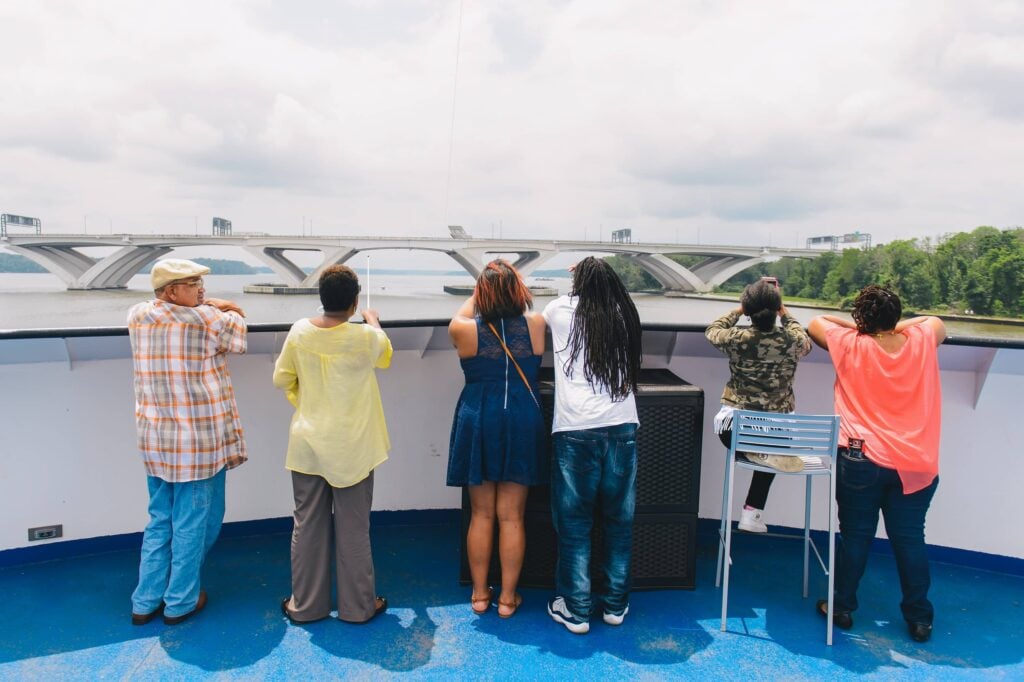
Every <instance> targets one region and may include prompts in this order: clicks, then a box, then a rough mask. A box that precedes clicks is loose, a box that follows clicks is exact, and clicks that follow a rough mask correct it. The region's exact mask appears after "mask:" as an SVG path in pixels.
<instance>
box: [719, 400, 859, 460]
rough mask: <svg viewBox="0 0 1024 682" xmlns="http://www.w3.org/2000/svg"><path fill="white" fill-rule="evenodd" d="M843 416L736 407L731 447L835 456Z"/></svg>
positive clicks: (788, 453)
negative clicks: (764, 410)
mask: <svg viewBox="0 0 1024 682" xmlns="http://www.w3.org/2000/svg"><path fill="white" fill-rule="evenodd" d="M838 440H839V417H838V416H836V415H831V414H829V415H819V414H779V413H778V412H757V411H754V410H736V411H735V412H734V413H733V416H732V444H731V446H730V450H732V452H733V453H736V452H755V453H760V454H765V455H790V456H794V457H807V456H817V457H835V454H836V445H837V443H838Z"/></svg>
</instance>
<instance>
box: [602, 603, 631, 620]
mask: <svg viewBox="0 0 1024 682" xmlns="http://www.w3.org/2000/svg"><path fill="white" fill-rule="evenodd" d="M627 613H629V604H626V608H624V609H622V610H621V611H619V612H618V613H615V612H614V611H609V610H608V609H605V611H604V622H605V623H607V624H608V625H622V621H623V620H625V618H626V614H627Z"/></svg>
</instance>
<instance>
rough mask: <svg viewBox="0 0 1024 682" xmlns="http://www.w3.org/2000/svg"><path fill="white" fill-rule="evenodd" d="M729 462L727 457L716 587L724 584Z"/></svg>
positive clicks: (719, 532) (723, 485)
mask: <svg viewBox="0 0 1024 682" xmlns="http://www.w3.org/2000/svg"><path fill="white" fill-rule="evenodd" d="M729 462H730V457H729V456H728V455H727V456H726V458H725V473H724V475H723V476H722V515H721V516H720V517H719V518H720V519H722V520H721V522H720V523H719V525H718V565H717V566H716V567H715V587H720V586H721V584H722V554H723V552H724V551H725V509H726V507H725V501H726V499H727V496H728V494H729V469H730V464H729Z"/></svg>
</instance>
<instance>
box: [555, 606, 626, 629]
mask: <svg viewBox="0 0 1024 682" xmlns="http://www.w3.org/2000/svg"><path fill="white" fill-rule="evenodd" d="M548 615H549V616H551V617H552V618H554V619H555V622H557V623H561V624H562V625H564V626H565V629H566V630H568V631H569V632H572V633H573V634H577V635H585V634H587V633H588V632H590V623H588V622H587V621H585V620H583V619H582V618H578V617H577V616H576V615H575V614H573V612H572V611H570V610H569V607H568V606H566V604H565V597H555V598H554V599H552V600H551V601H549V602H548ZM623 615H625V614H623Z"/></svg>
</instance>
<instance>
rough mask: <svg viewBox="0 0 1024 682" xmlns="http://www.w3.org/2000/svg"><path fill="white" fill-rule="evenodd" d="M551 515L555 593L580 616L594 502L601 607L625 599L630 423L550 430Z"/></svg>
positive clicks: (616, 608)
mask: <svg viewBox="0 0 1024 682" xmlns="http://www.w3.org/2000/svg"><path fill="white" fill-rule="evenodd" d="M553 440H554V456H555V466H553V467H552V472H551V478H552V481H551V516H552V521H553V522H554V525H555V531H556V532H557V533H558V563H557V566H556V569H555V588H556V590H557V594H559V595H560V596H562V597H564V598H565V601H566V604H567V606H568V607H569V609H570V610H571V611H572V612H573V614H574V615H576V616H578V617H579V618H583V619H584V620H586V619H587V618H589V617H590V611H591V608H592V605H593V604H592V601H591V594H590V554H591V547H590V531H591V528H592V527H593V523H594V512H595V509H598V508H600V510H601V518H602V522H603V528H604V537H605V561H604V566H603V567H602V569H603V571H604V577H605V585H606V593H605V594H604V596H603V602H604V608H605V610H607V611H611V612H614V613H620V612H621V611H622V610H623V609H625V608H626V606H627V605H628V603H629V565H630V559H631V556H632V550H633V511H634V509H635V507H636V424H619V425H617V426H609V427H603V428H597V429H584V430H580V431H560V432H558V433H555V434H554V436H553Z"/></svg>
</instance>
